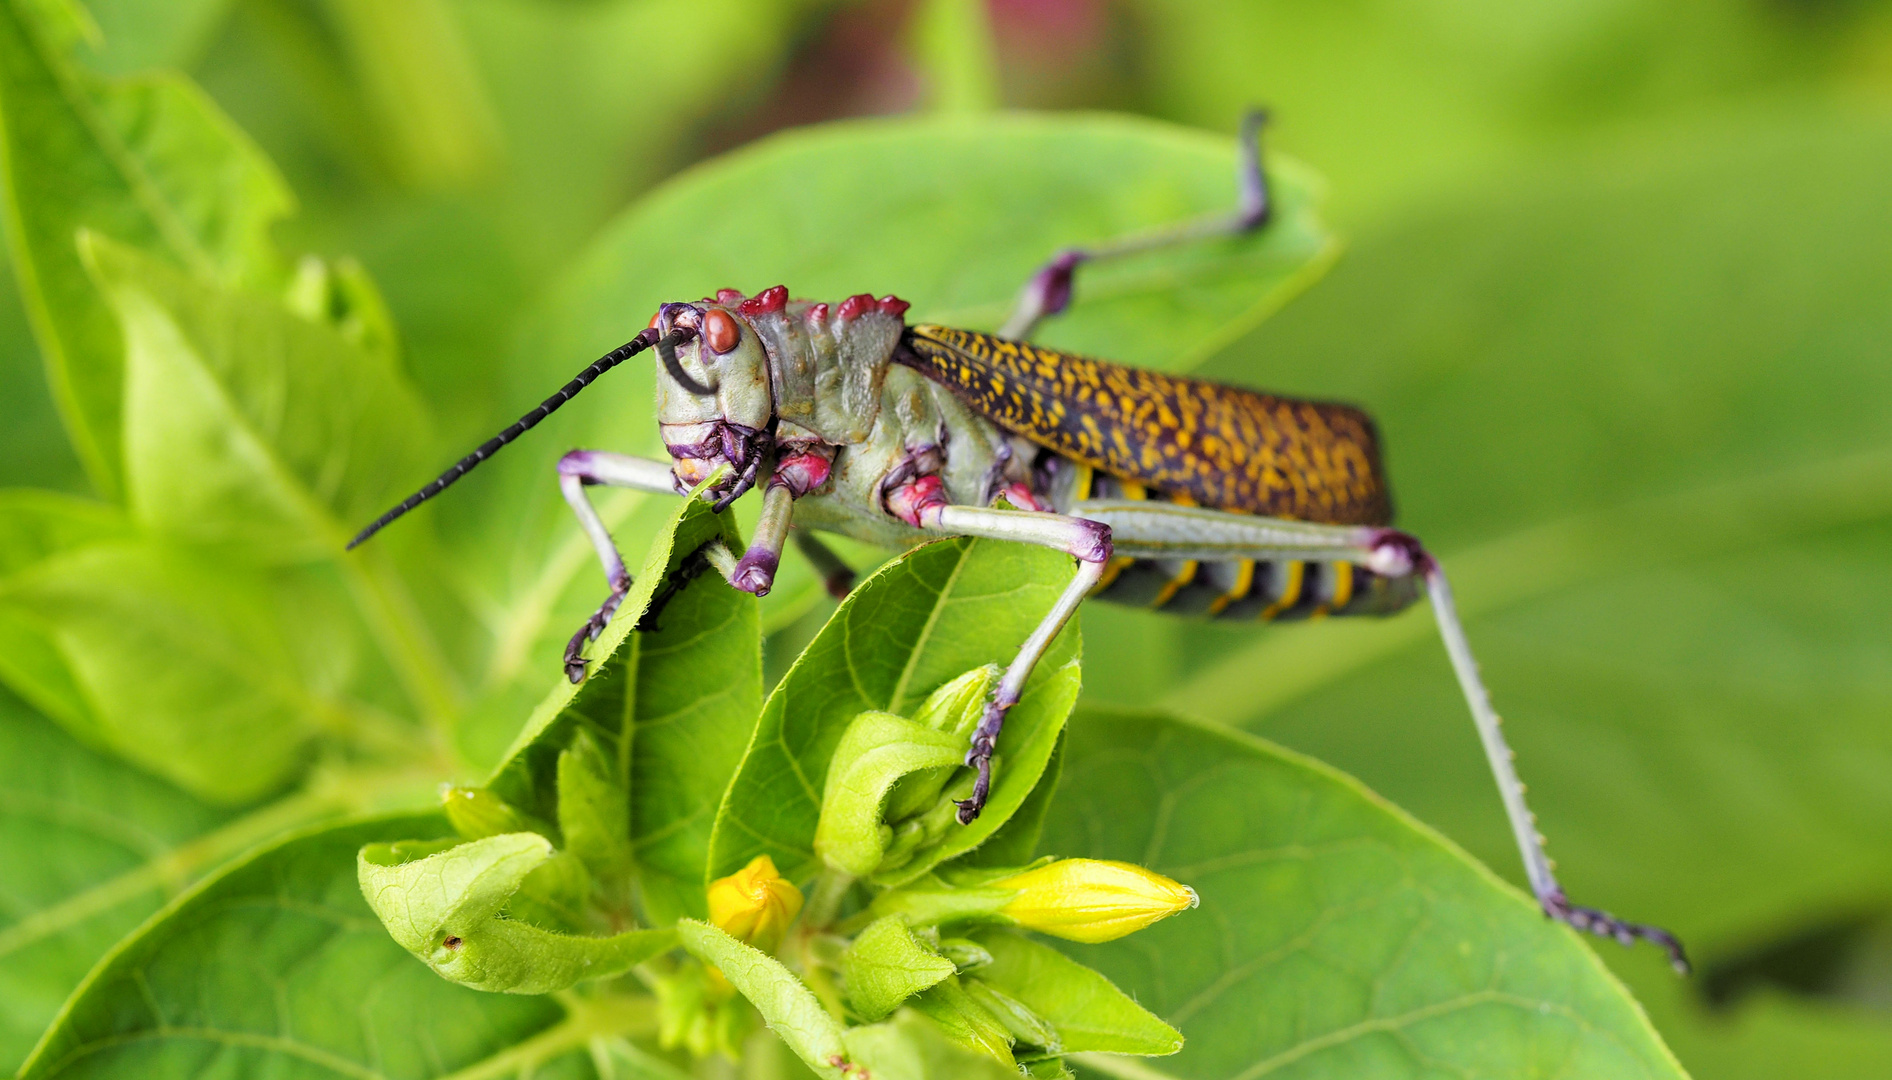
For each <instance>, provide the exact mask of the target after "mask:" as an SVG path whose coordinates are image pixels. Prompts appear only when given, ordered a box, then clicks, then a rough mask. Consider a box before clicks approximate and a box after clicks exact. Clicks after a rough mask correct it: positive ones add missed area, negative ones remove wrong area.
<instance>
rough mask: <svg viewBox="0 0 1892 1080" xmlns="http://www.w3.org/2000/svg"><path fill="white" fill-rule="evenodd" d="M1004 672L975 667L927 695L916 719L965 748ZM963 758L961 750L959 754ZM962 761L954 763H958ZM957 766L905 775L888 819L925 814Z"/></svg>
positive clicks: (893, 794) (991, 666) (891, 798)
mask: <svg viewBox="0 0 1892 1080" xmlns="http://www.w3.org/2000/svg"><path fill="white" fill-rule="evenodd" d="M1003 674H1004V669H1003V668H1001V667H999V666H998V665H997V664H987V665H985V666H984V667H979V668H974V669H972V670H971V671H968V672H966V673H965V674H964V675H961V676H960V677H958V678H957V679H954V680H953V681H951V682H949V683H947V684H946V685H944V686H942V687H940V688H939V689H938V690H935V691H933V692H932V693H931V694H929V695H927V698H926V701H925V702H923V703H922V704H921V705H920V707H919V709H918V710H916V711H915V712H914V714H913V721H914V723H917V724H923V725H925V726H926V727H929V728H932V729H933V730H935V731H939V732H944V733H947V734H950V735H952V736H954V737H956V738H957V739H958V740H959V745H960V746H961V747H962V748H963V747H964V746H965V745H966V743H967V741H968V740H969V739H970V738H971V737H972V731H973V728H975V727H976V726H978V723H979V718H980V717H981V716H982V715H983V714H984V712H985V703H986V700H987V697H988V696H989V695H990V694H991V692H992V687H993V685H994V684H996V683H997V682H998V681H999V678H1000V677H1001V676H1002V675H1003ZM960 756H961V757H964V756H965V755H964V754H963V753H962V754H961V755H960ZM958 764H959V762H957V761H955V762H953V765H955V766H957V765H958ZM956 771H957V770H956V769H954V768H938V769H925V770H922V771H920V772H917V773H915V774H913V775H911V776H903V777H901V778H900V782H899V783H897V784H895V785H894V788H893V790H892V791H891V792H889V793H888V794H887V813H886V820H887V821H888V822H890V823H891V822H896V821H902V820H904V819H906V818H910V817H913V816H914V815H916V814H921V813H924V812H925V811H927V810H929V809H931V808H932V807H933V806H935V805H936V804H937V803H938V802H939V797H940V793H941V792H942V791H944V790H945V788H946V784H947V782H948V781H949V780H951V779H952V776H953V773H954V772H956Z"/></svg>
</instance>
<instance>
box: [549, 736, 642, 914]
mask: <svg viewBox="0 0 1892 1080" xmlns="http://www.w3.org/2000/svg"><path fill="white" fill-rule="evenodd" d="M616 771H617V763H616V762H614V761H612V760H610V759H609V758H606V757H605V755H604V751H603V750H602V749H600V748H599V746H598V740H597V739H596V738H594V737H592V734H591V732H589V731H587V730H585V729H583V728H580V729H579V730H578V731H577V733H576V734H574V735H573V736H572V741H571V745H570V746H568V747H567V748H566V749H565V750H564V751H563V752H561V753H560V754H559V755H558V828H559V831H560V832H561V833H563V834H564V839H565V850H567V851H569V852H571V853H572V854H573V855H576V856H577V857H578V858H579V859H580V860H582V861H583V862H584V864H585V868H586V869H588V870H590V871H591V873H592V874H593V875H594V876H595V877H598V878H600V879H612V878H616V877H619V876H621V875H623V874H624V873H625V872H626V871H628V870H629V869H630V863H631V805H630V796H629V795H628V794H627V793H626V792H625V790H624V785H623V784H622V783H621V782H619V780H618V778H617V776H616V775H615V773H616Z"/></svg>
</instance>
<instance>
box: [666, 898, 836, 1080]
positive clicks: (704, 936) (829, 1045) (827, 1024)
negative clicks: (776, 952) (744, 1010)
mask: <svg viewBox="0 0 1892 1080" xmlns="http://www.w3.org/2000/svg"><path fill="white" fill-rule="evenodd" d="M677 935H678V937H679V938H680V939H681V940H682V943H683V947H684V949H685V950H686V951H688V952H689V954H690V955H691V956H694V957H696V958H697V959H698V960H701V961H703V962H704V963H705V964H708V965H710V966H711V967H714V968H716V969H717V970H719V971H721V972H722V973H723V976H724V977H725V978H727V979H728V980H729V982H730V984H731V985H733V986H734V987H735V988H736V989H737V990H739V991H741V992H742V996H743V997H745V998H748V999H749V1003H750V1004H751V1005H754V1006H755V1007H756V1011H757V1012H759V1013H761V1014H762V1019H763V1020H764V1021H765V1022H766V1023H767V1024H768V1025H769V1030H770V1031H773V1032H775V1034H776V1035H777V1036H779V1037H780V1038H781V1040H782V1041H783V1042H785V1043H787V1044H788V1046H789V1049H791V1050H793V1051H795V1053H796V1054H797V1055H799V1056H800V1057H801V1059H802V1060H803V1061H805V1062H807V1063H808V1067H809V1068H811V1069H814V1070H815V1071H816V1072H818V1073H820V1074H821V1075H822V1076H825V1077H835V1078H838V1077H840V1076H841V1069H840V1066H841V1065H842V1064H843V1063H845V1062H847V1061H848V1050H847V1045H846V1043H845V1042H844V1041H843V1040H842V1036H841V1024H840V1023H839V1022H838V1021H837V1020H835V1019H834V1017H832V1016H829V1015H828V1011H827V1010H826V1009H824V1008H822V1007H821V1002H820V1000H819V999H817V998H816V997H815V995H814V992H813V991H811V990H809V989H808V988H807V987H806V986H803V985H802V982H801V980H800V979H797V978H796V977H795V976H794V974H793V973H791V972H790V971H789V970H788V969H787V968H785V967H783V966H782V963H781V961H779V960H777V959H775V958H774V957H773V956H770V955H769V954H768V953H765V952H762V951H760V950H758V949H752V948H750V947H749V946H747V945H744V944H743V943H742V942H740V941H737V940H736V939H735V938H732V937H730V936H729V935H728V934H725V933H723V932H722V931H721V930H718V929H716V928H715V927H714V926H711V925H710V924H708V923H703V922H697V921H696V920H695V919H680V920H678V921H677Z"/></svg>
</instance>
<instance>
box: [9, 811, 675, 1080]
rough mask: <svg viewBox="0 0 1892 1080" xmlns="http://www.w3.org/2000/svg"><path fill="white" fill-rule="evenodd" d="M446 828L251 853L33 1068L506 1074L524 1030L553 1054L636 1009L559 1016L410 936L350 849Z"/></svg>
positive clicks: (71, 1072) (87, 999) (30, 1065)
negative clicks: (388, 926)
mask: <svg viewBox="0 0 1892 1080" xmlns="http://www.w3.org/2000/svg"><path fill="white" fill-rule="evenodd" d="M447 832H448V830H447V829H446V823H445V822H444V821H443V820H442V819H441V818H440V816H439V815H437V814H435V815H427V816H423V817H412V816H408V817H394V818H384V819H380V820H375V821H369V822H360V823H351V824H346V825H337V826H331V827H328V828H324V829H320V830H317V831H314V832H310V833H305V834H301V835H297V836H293V837H290V838H288V839H286V840H283V841H281V842H279V843H277V844H275V845H273V846H271V847H268V848H266V849H264V850H262V851H259V852H257V853H255V854H253V855H251V856H249V857H248V858H246V859H245V860H243V861H242V862H240V863H238V864H236V865H234V866H232V867H230V868H229V869H227V870H225V871H224V872H223V873H221V874H220V875H218V876H217V877H216V878H214V879H212V880H210V881H208V882H206V883H204V884H203V885H200V886H198V887H197V888H195V889H193V890H191V891H190V892H189V893H187V894H185V895H184V896H183V897H181V898H179V900H178V901H177V902H175V903H173V904H172V905H170V906H169V907H167V908H166V909H165V910H164V911H162V912H160V913H159V914H158V915H157V916H155V917H154V918H153V919H151V920H150V921H149V922H147V923H146V924H145V925H144V926H143V927H142V928H140V929H139V930H138V932H136V933H135V934H133V935H132V936H131V937H129V938H127V939H126V940H125V941H123V942H121V943H120V944H119V945H118V947H117V948H116V949H114V950H113V951H112V952H111V953H110V954H109V955H108V956H107V957H106V958H105V959H104V960H103V961H102V962H101V963H100V964H99V966H98V967H97V968H95V969H93V971H92V973H91V974H90V975H89V976H87V977H86V981H85V982H84V984H83V985H81V986H80V988H79V990H78V991H77V992H76V993H75V994H74V996H73V998H72V999H71V1000H70V1001H69V1002H68V1003H67V1005H66V1008H65V1010H64V1011H63V1012H62V1013H61V1014H60V1016H59V1018H58V1020H57V1021H56V1022H55V1023H54V1024H53V1026H52V1027H51V1028H50V1029H49V1030H48V1031H47V1033H46V1035H45V1037H44V1038H43V1039H42V1040H41V1042H40V1044H39V1046H38V1047H37V1048H36V1049H35V1051H34V1053H33V1056H32V1058H31V1059H29V1060H28V1062H27V1063H26V1065H25V1067H24V1068H23V1069H22V1071H21V1073H20V1075H21V1077H22V1078H23V1080H47V1078H51V1077H79V1076H172V1075H186V1076H188V1075H202V1074H204V1073H205V1072H206V1071H211V1070H227V1071H229V1072H231V1073H233V1074H237V1075H262V1074H272V1075H282V1074H291V1073H295V1072H297V1071H299V1070H309V1069H319V1070H321V1071H322V1072H323V1073H327V1074H334V1073H340V1074H343V1075H352V1076H369V1075H421V1076H433V1075H440V1074H443V1073H448V1072H452V1071H453V1070H455V1069H460V1068H468V1067H472V1066H475V1065H480V1064H485V1065H487V1066H488V1067H492V1068H494V1069H495V1073H496V1075H507V1074H508V1072H510V1070H505V1071H501V1069H500V1067H501V1066H502V1065H503V1063H504V1062H505V1061H506V1060H508V1055H511V1054H514V1053H515V1050H514V1048H515V1047H516V1045H517V1044H518V1043H520V1042H522V1041H524V1040H527V1039H531V1038H535V1037H536V1038H537V1039H538V1043H537V1047H536V1049H537V1051H538V1052H539V1053H540V1054H542V1055H543V1056H545V1057H552V1056H555V1055H556V1053H557V1052H558V1050H559V1048H560V1047H561V1046H562V1047H576V1046H583V1045H584V1044H585V1042H586V1040H588V1039H589V1038H590V1037H591V1036H592V1035H594V1034H606V1033H610V1032H611V1029H612V1026H613V1023H612V1022H613V1021H614V1020H615V1022H616V1024H615V1026H616V1027H617V1029H618V1030H623V1029H624V1028H626V1027H629V1026H631V1025H633V1024H634V1023H637V1022H639V1020H638V1019H636V1018H632V1017H627V1016H623V1015H612V1014H611V1013H610V1012H609V1010H613V1009H615V1010H617V1011H618V1013H619V1014H621V1013H622V1010H623V1009H624V1008H625V1006H622V1005H612V1004H611V1003H609V1002H598V1003H595V1005H593V1006H592V1009H594V1010H595V1011H591V1012H587V1011H584V1010H583V1009H578V1008H577V1006H576V1005H575V1006H574V1009H575V1010H576V1011H574V1012H573V1014H572V1015H571V1016H570V1017H566V1018H563V1019H562V1018H561V1015H560V1009H559V1006H558V1005H556V1004H555V1003H553V1002H552V1001H550V1000H549V999H545V998H526V997H515V996H510V995H501V994H482V993H479V992H477V991H473V990H468V989H466V988H464V987H459V986H454V985H452V984H451V983H448V982H445V981H444V980H442V979H440V978H439V977H437V976H435V975H434V974H433V973H432V972H430V971H428V970H427V969H426V968H425V967H424V966H422V965H420V964H417V963H415V962H414V961H413V960H412V959H411V958H410V957H409V956H408V955H407V954H406V953H405V952H404V951H402V949H401V947H400V946H399V945H398V944H396V943H395V942H394V941H393V940H392V939H391V938H389V937H388V933H387V931H386V930H384V929H383V928H382V926H381V924H380V923H379V922H378V921H377V920H376V919H375V918H374V914H373V912H371V911H370V910H369V908H368V905H367V902H366V901H365V900H363V899H362V896H361V890H360V888H359V886H358V885H357V884H356V882H355V870H354V866H353V861H354V854H355V852H356V851H357V850H359V849H360V848H361V847H362V846H363V845H366V844H372V843H383V842H388V841H392V840H395V839H397V838H400V837H430V836H431V837H445V836H446V835H447ZM376 1003H386V1004H387V1007H375V1006H376ZM580 1004H582V1003H580ZM515 1068H516V1066H515Z"/></svg>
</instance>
